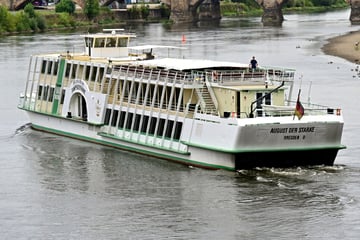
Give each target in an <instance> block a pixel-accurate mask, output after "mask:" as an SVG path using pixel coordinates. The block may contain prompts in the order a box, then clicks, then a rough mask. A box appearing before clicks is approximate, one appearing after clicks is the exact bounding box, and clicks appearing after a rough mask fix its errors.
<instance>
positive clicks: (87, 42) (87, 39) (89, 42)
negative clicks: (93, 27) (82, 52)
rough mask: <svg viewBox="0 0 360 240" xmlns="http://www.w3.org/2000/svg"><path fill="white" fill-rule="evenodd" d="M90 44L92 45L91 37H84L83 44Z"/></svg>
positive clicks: (88, 45) (89, 45) (87, 45)
mask: <svg viewBox="0 0 360 240" xmlns="http://www.w3.org/2000/svg"><path fill="white" fill-rule="evenodd" d="M92 45H93V38H89V37H86V38H85V46H86V47H92Z"/></svg>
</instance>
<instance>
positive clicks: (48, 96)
mask: <svg viewBox="0 0 360 240" xmlns="http://www.w3.org/2000/svg"><path fill="white" fill-rule="evenodd" d="M54 92H55V88H53V87H50V86H49V85H46V86H42V85H40V86H39V87H38V93H37V99H38V100H44V101H48V102H52V101H53V99H54ZM64 98H65V90H64V89H63V90H62V93H61V100H60V104H63V103H64Z"/></svg>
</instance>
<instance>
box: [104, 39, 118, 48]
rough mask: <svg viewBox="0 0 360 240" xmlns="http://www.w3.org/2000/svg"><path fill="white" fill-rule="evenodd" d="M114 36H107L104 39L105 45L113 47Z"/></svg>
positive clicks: (114, 42) (114, 43)
mask: <svg viewBox="0 0 360 240" xmlns="http://www.w3.org/2000/svg"><path fill="white" fill-rule="evenodd" d="M115 45H116V38H107V39H106V47H115Z"/></svg>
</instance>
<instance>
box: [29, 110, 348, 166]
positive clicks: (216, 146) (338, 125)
mask: <svg viewBox="0 0 360 240" xmlns="http://www.w3.org/2000/svg"><path fill="white" fill-rule="evenodd" d="M27 112H28V113H29V116H30V119H31V123H32V127H33V128H34V129H37V130H41V131H45V132H51V133H55V134H58V135H63V136H68V137H71V138H76V139H80V140H85V141H89V142H93V143H97V144H102V145H106V146H110V147H115V148H118V149H122V150H126V151H132V152H136V153H140V154H144V155H150V156H154V157H158V158H162V159H167V160H171V161H175V162H179V163H182V164H185V165H189V166H196V167H202V168H207V169H226V170H232V171H234V170H239V169H248V168H253V167H293V166H307V165H321V164H324V165H333V163H334V160H335V157H336V155H337V152H338V150H339V149H342V148H344V147H343V146H342V145H341V144H340V141H341V132H342V127H343V123H342V121H335V122H334V121H333V122H330V123H328V124H325V123H324V122H321V123H319V122H313V123H311V122H305V121H304V122H303V123H301V122H299V121H297V122H296V124H294V121H293V123H291V122H289V123H288V124H284V123H282V124H281V125H279V123H264V122H262V123H260V120H261V119H260V118H259V121H258V123H254V121H252V123H251V124H250V122H249V123H246V122H244V121H242V120H240V119H231V118H229V119H223V118H221V121H227V122H228V123H229V124H227V125H226V124H225V125H224V124H223V123H221V124H220V122H219V123H218V124H216V123H213V124H209V123H207V124H201V123H202V122H203V120H196V121H194V120H189V121H188V122H185V124H184V129H183V132H182V135H181V139H180V142H181V144H184V145H186V146H187V151H181V152H176V151H169V150H166V149H163V148H161V147H156V146H154V145H151V144H141V143H139V142H135V141H132V140H131V139H119V138H116V137H109V136H104V135H102V134H100V133H101V126H100V125H93V124H91V123H88V122H86V121H81V120H73V119H68V118H63V117H54V116H51V115H46V114H42V113H36V112H32V111H27ZM263 120H264V119H263ZM278 120H279V119H278ZM333 120H334V119H333ZM235 123H236V124H235ZM241 124H243V125H241ZM224 126H226V127H224ZM280 126H281V127H280ZM295 128H297V130H296V132H295ZM210 129H211V131H209V130H210ZM289 129H292V130H289ZM300 129H301V130H300ZM293 142H294V143H293Z"/></svg>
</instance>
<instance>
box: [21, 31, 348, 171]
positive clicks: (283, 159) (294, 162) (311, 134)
mask: <svg viewBox="0 0 360 240" xmlns="http://www.w3.org/2000/svg"><path fill="white" fill-rule="evenodd" d="M133 37H135V35H134V34H131V33H126V32H125V31H118V30H116V29H111V30H109V31H104V32H103V33H96V34H85V35H82V38H83V40H84V41H83V42H84V51H83V52H81V53H75V52H72V53H70V52H69V51H68V52H62V53H61V52H59V53H51V54H38V55H33V56H31V58H30V63H29V70H28V73H27V79H26V83H25V90H24V92H23V93H22V94H21V95H20V102H19V105H18V108H19V109H22V110H24V111H26V112H27V113H28V115H29V118H30V122H31V126H32V128H33V129H36V130H40V131H45V132H49V133H54V134H58V135H63V136H67V137H71V138H76V139H80V140H85V141H89V142H93V143H97V144H102V145H106V146H110V147H114V148H119V149H122V150H126V151H132V152H136V153H140V154H145V155H150V156H154V157H158V158H162V159H168V160H171V161H175V162H178V163H182V164H186V165H189V166H195V167H201V168H207V169H225V170H230V171H236V170H241V169H251V168H254V167H294V166H313V165H333V164H334V160H335V158H336V156H337V153H338V150H340V149H343V148H345V146H344V145H342V144H341V137H342V131H343V124H344V121H343V116H342V112H341V110H340V109H339V108H330V107H326V106H321V105H314V104H311V103H301V102H300V98H301V95H300V92H299V93H298V95H297V99H295V100H292V95H293V91H294V89H293V88H294V81H295V70H294V69H288V68H279V67H264V66H262V67H261V66H260V67H258V69H256V71H252V70H251V69H249V66H248V64H243V63H237V62H227V61H212V60H204V59H186V58H184V57H177V58H173V57H169V56H166V57H158V56H157V55H156V54H154V52H153V51H155V49H157V48H166V49H171V47H166V46H161V47H159V46H138V47H131V46H130V40H131V39H132V38H133ZM180 50H181V49H180ZM295 95H296V94H295ZM295 98H296V96H295Z"/></svg>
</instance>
